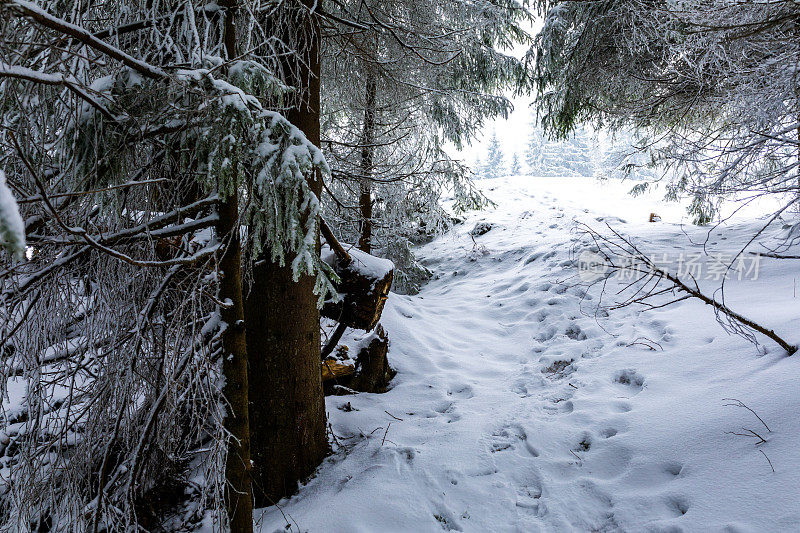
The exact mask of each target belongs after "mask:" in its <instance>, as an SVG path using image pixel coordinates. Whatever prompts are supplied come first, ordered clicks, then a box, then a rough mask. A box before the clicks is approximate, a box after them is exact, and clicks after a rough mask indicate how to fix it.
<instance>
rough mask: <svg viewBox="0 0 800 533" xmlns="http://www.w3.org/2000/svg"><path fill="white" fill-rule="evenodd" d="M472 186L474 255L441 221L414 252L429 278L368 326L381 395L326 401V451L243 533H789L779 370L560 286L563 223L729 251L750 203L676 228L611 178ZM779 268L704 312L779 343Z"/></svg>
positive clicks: (784, 329)
mask: <svg viewBox="0 0 800 533" xmlns="http://www.w3.org/2000/svg"><path fill="white" fill-rule="evenodd" d="M485 185H487V186H489V185H490V186H491V187H492V189H493V190H491V191H486V194H487V195H488V196H489V197H490V198H491V199H492V200H494V201H495V202H496V203H497V205H498V206H497V208H496V209H493V210H489V211H487V212H481V213H474V214H473V215H471V216H468V217H467V219H466V220H465V224H468V225H467V226H466V227H470V226H469V225H474V224H475V223H477V222H479V221H481V220H484V219H485V220H486V221H487V222H489V223H492V224H494V225H495V228H497V230H496V231H495V230H493V231H491V232H488V233H487V234H485V235H484V236H483V237H482V238H481V240H482V242H483V243H485V244H486V251H487V253H486V254H482V255H480V256H473V257H470V253H469V252H470V251H471V250H472V249H473V247H474V243H473V241H472V238H471V236H470V235H469V234H467V233H466V232H464V231H463V229H461V230H460V231H459V229H458V228H456V229H454V230H453V231H451V232H450V233H448V234H446V235H444V236H442V237H440V238H438V239H436V240H434V241H433V242H431V243H429V244H427V245H426V246H425V247H423V248H422V249H421V250H420V255H421V256H422V258H423V260H424V261H425V264H426V266H427V267H428V268H430V269H431V270H432V271H434V273H435V275H434V279H432V280H431V281H430V282H429V283H428V285H426V286H425V287H423V289H422V290H421V291H420V293H419V294H418V295H415V296H404V295H397V294H391V295H390V298H389V301H388V302H387V304H386V308H385V310H384V313H383V318H382V321H381V322H382V324H383V326H384V328H385V329H386V331H387V333H388V335H389V338H390V340H391V347H390V350H389V361H390V363H391V365H392V366H393V367H394V368H396V369H397V370H398V374H397V376H396V377H395V378H394V380H393V381H392V385H391V390H389V391H388V392H387V393H385V394H357V395H351V396H347V397H329V398H327V411H328V417H329V421H330V423H331V428H332V432H333V434H335V435H336V442H335V443H334V447H335V454H334V455H333V456H332V457H331V458H330V459H329V460H327V461H326V462H325V463H323V464H322V465H321V466H320V467H319V469H318V470H317V472H316V475H315V476H314V477H313V478H311V479H310V480H309V481H308V482H307V483H306V484H305V485H304V486H303V487H302V488H301V489H300V491H299V492H298V493H297V494H296V495H295V496H293V497H291V498H289V499H286V500H283V501H281V502H279V508H278V507H270V508H266V509H264V510H262V511H260V512H259V513H258V516H257V517H256V518H257V520H258V521H257V524H259V525H260V528H261V531H263V532H268V533H271V532H273V531H276V530H283V528H284V527H287V528H288V529H291V530H292V531H364V532H367V531H442V530H450V531H525V532H537V531H538V532H556V531H558V532H560V531H609V532H610V531H794V530H796V528H797V524H800V446H797V435H798V434H800V417H799V416H798V415H797V413H798V412H800V395H798V394H797V391H798V387H797V378H796V376H797V375H799V374H800V356H792V357H786V355H785V353H784V352H783V351H782V350H780V349H778V348H777V347H774V346H773V345H771V344H768V341H766V340H765V341H764V346H763V347H762V350H759V349H756V348H755V347H754V346H753V345H752V344H750V343H748V342H747V341H745V340H743V339H741V338H739V337H735V336H730V335H728V334H727V333H726V332H725V331H724V330H723V329H722V328H721V327H720V325H719V324H718V323H717V322H716V320H715V317H714V313H713V310H711V309H710V308H709V307H708V306H705V305H702V304H701V303H698V302H695V301H691V300H686V301H683V302H680V303H678V304H676V305H675V306H672V307H665V308H662V309H658V310H654V311H650V312H642V311H640V310H639V309H634V308H630V307H628V308H622V309H618V310H609V311H607V312H605V311H604V312H603V313H594V309H595V308H594V304H595V303H596V302H597V301H598V299H599V294H598V293H597V291H596V290H594V289H592V290H588V291H587V289H586V287H581V286H578V285H576V277H577V272H576V266H575V262H574V256H573V252H574V250H573V248H574V246H576V245H578V244H580V242H579V236H578V235H576V234H575V232H574V231H573V228H574V224H575V222H576V221H582V222H586V223H588V224H591V225H593V227H598V228H602V227H603V223H604V222H605V221H607V222H609V224H611V225H612V227H615V228H617V229H619V230H620V231H623V232H624V233H625V234H627V235H632V236H634V237H636V239H637V243H638V245H640V246H641V247H642V248H643V249H645V250H647V251H654V252H659V253H662V252H665V251H674V250H676V249H678V250H682V251H684V252H687V251H696V250H701V251H702V250H703V249H704V247H705V248H707V249H708V250H709V253H716V252H724V253H726V254H732V253H735V252H736V251H738V250H739V248H740V247H741V246H743V245H744V244H745V243H746V242H747V240H748V239H749V238H750V237H751V236H752V235H753V231H754V229H755V228H758V227H760V225H761V224H763V221H760V220H757V219H756V218H755V217H754V215H758V214H759V213H760V211H758V210H755V211H753V210H750V211H749V212H747V210H743V211H741V212H739V213H738V214H737V218H736V219H733V220H732V221H731V222H730V223H728V224H727V225H726V226H722V227H719V228H696V227H691V226H685V225H681V224H680V223H681V222H687V221H688V220H689V216H688V215H686V213H685V211H684V208H683V206H681V205H678V204H668V203H664V202H662V201H661V200H660V198H659V196H658V194H651V193H647V194H645V195H643V196H642V197H639V198H636V199H634V198H631V197H629V196H627V194H626V193H627V191H628V190H629V189H630V184H629V183H622V182H616V181H614V180H610V181H608V182H604V183H601V182H598V181H595V180H593V179H591V178H571V179H569V180H563V179H559V178H532V177H514V178H500V179H497V180H493V181H492V182H491V183H485ZM748 209H749V208H748ZM651 212H657V213H659V215H661V216H662V220H663V221H662V222H660V223H658V224H653V223H650V222H648V219H649V215H650V213H651ZM597 218H602V219H603V220H602V221H598V220H597ZM624 221H627V222H624ZM779 230H780V229H778V230H776V231H779ZM782 231H785V230H782ZM767 233H769V232H767ZM687 234H688V236H687ZM771 236H773V235H772V234H769V235H765V236H764V238H765V239H768V238H770V237H771ZM688 237H691V239H692V240H691V241H690V240H689V238H688ZM786 253H795V254H796V253H797V251H794V252H792V251H791V250H790V251H787V252H786ZM471 258H472V259H473V260H470V259H471ZM796 265H797V264H796V262H794V261H781V260H775V259H771V260H770V259H767V258H763V260H762V263H761V267H760V273H759V277H758V279H755V280H754V279H743V280H737V279H731V280H729V282H728V285H727V288H726V303H728V304H729V305H731V306H732V307H733V308H735V309H737V308H738V309H740V310H745V311H747V313H748V316H752V317H753V318H755V319H757V320H760V321H762V322H764V323H765V324H768V325H769V326H770V327H771V328H774V329H775V330H776V331H779V332H781V333H783V334H784V335H785V336H787V337H788V340H789V341H790V342H794V343H797V342H798V341H800V336H798V333H797V332H798V331H800V317H798V316H797V312H796V310H797V299H796V295H795V294H796V291H794V286H795V278H796V277H797V275H796V270H797V266H796ZM455 272H458V275H457V276H454V275H453V274H454V273H455ZM718 283H719V282H718V281H711V282H707V283H705V285H704V284H703V283H702V282H701V286H702V287H703V288H704V289H705V290H709V289H710V290H713V288H714V287H716V286H718ZM347 342H349V343H351V344H354V345H355V344H356V343H357V342H358V339H357V340H355V341H354V340H353V338H352V337H351V338H350V340H348V341H347ZM764 352H765V353H764ZM725 398H735V399H738V400H741V401H742V402H744V404H745V405H746V406H747V407H749V408H751V409H753V411H755V413H757V414H758V416H760V417H761V418H762V419H763V420H764V421H765V422H766V423H767V424H768V426H769V431H768V430H767V429H766V428H765V427H764V426H763V425H762V423H761V422H760V421H759V419H758V418H757V417H756V416H754V414H753V413H752V412H750V411H748V410H747V409H744V408H740V407H737V406H736V405H737V404H736V402H735V401H730V400H724V399H725ZM742 428H745V429H749V430H752V431H754V432H756V433H758V434H759V435H761V436H762V437H764V439H765V441H766V442H763V443H760V444H758V445H756V443H757V442H758V439H756V438H754V437H752V436H748V435H749V433H748V432H747V431H746V430H743V429H742ZM742 435H744V436H742ZM767 459H769V461H770V462H771V464H772V466H770V464H769V462H768V460H767ZM773 466H774V469H775V471H774V472H773V470H772V467H773ZM331 510H336V512H332V511H331ZM287 517H290V518H288V519H289V520H290V524H289V525H287V522H286V520H287Z"/></svg>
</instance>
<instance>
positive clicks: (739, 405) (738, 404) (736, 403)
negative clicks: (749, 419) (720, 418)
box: [722, 398, 772, 433]
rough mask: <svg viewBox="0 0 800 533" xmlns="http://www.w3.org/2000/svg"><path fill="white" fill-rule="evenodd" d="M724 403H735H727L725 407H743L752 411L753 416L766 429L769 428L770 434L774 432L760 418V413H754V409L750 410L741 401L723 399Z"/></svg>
mask: <svg viewBox="0 0 800 533" xmlns="http://www.w3.org/2000/svg"><path fill="white" fill-rule="evenodd" d="M722 401H723V402H735V403H726V404H724V406H725V407H742V408H744V409H747V410H748V411H750V412H751V413H753V415H755V417H756V418H758V420H759V422H761V423H762V424H764V427H765V428H767V431H769V432H770V433H772V430H771V429H769V426H768V425H767V423H766V422H764V420H763V419H762V418H761V417H760V416H758V413H756V412H755V411H753V410H752V409H750V408H749V407H747V406H746V405H745V404H744V402H742V401H741V400H737V399H736V398H723V399H722Z"/></svg>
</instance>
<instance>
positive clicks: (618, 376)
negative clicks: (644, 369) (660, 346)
mask: <svg viewBox="0 0 800 533" xmlns="http://www.w3.org/2000/svg"><path fill="white" fill-rule="evenodd" d="M614 382H615V383H619V384H620V385H625V386H626V387H629V388H630V389H632V390H633V391H635V392H634V394H636V393H639V392H640V391H641V390H642V389H643V388H644V376H642V375H641V374H639V373H638V372H636V370H635V369H633V368H626V369H624V370H618V371H617V372H616V373H615V374H614Z"/></svg>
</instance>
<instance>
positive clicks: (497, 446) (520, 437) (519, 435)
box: [489, 424, 539, 457]
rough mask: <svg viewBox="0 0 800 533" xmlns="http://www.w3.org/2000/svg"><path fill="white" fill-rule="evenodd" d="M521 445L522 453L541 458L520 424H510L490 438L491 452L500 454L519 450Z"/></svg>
mask: <svg viewBox="0 0 800 533" xmlns="http://www.w3.org/2000/svg"><path fill="white" fill-rule="evenodd" d="M520 445H521V449H522V451H524V452H525V453H526V454H528V455H530V456H532V457H539V452H538V450H536V448H534V447H533V445H532V444H531V443H530V442H528V434H527V433H526V432H525V429H524V428H523V427H522V426H520V425H519V424H508V425H506V426H503V427H501V428H500V429H498V430H497V431H495V432H494V433H492V435H491V437H490V445H489V451H490V452H491V453H498V452H503V451H510V450H515V449H517V447H518V446H520Z"/></svg>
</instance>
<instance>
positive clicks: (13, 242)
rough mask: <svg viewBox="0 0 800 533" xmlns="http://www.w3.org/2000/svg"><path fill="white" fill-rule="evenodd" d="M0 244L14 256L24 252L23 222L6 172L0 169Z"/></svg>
mask: <svg viewBox="0 0 800 533" xmlns="http://www.w3.org/2000/svg"><path fill="white" fill-rule="evenodd" d="M0 244H1V245H2V246H4V247H5V248H6V249H7V250H8V251H10V252H11V253H13V254H14V255H16V256H18V257H19V256H21V255H22V254H23V253H25V223H24V222H23V220H22V217H21V216H20V214H19V207H18V206H17V201H16V200H15V199H14V195H13V194H12V192H11V189H9V188H8V185H7V184H6V174H5V172H3V170H2V169H0Z"/></svg>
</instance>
